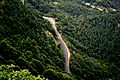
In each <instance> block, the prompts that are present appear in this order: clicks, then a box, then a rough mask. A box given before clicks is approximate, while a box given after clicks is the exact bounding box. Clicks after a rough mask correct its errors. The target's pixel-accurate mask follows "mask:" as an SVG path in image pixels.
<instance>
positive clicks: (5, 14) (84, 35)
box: [0, 0, 120, 80]
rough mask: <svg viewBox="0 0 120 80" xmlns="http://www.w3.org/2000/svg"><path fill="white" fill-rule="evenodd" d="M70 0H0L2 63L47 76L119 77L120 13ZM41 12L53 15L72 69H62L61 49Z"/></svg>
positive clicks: (71, 79)
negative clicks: (69, 55)
mask: <svg viewBox="0 0 120 80" xmlns="http://www.w3.org/2000/svg"><path fill="white" fill-rule="evenodd" d="M72 1H73V0H71V2H70V0H69V1H67V2H65V1H64V0H57V1H56V2H57V3H55V1H54V0H48V1H43V0H27V1H26V2H25V5H23V4H22V2H21V1H18V0H10V1H8V0H2V1H0V64H1V67H2V66H4V65H5V66H7V65H11V64H13V65H15V66H17V71H18V70H22V69H28V70H29V71H30V72H31V75H34V76H37V75H40V76H42V77H43V79H44V78H46V79H47V78H48V79H49V80H80V79H83V80H88V79H89V80H98V79H100V80H109V79H113V80H119V78H120V62H119V60H120V35H119V34H120V12H119V11H118V12H113V13H107V14H106V13H104V12H100V11H98V10H94V9H91V8H89V7H87V6H84V5H83V4H81V3H79V4H78V3H77V2H75V1H73V4H72ZM72 8H73V9H72ZM42 16H50V17H53V18H55V19H56V21H57V25H56V26H57V28H58V31H59V32H60V34H61V35H62V37H63V39H64V41H65V43H66V44H67V46H68V48H69V50H70V53H71V58H70V70H71V74H68V73H66V72H65V71H64V56H63V55H64V54H63V51H62V48H61V47H60V44H59V43H58V40H57V38H56V35H55V33H54V31H53V29H52V28H51V24H50V23H49V22H47V21H45V20H44V19H43V18H42ZM14 70H15V69H14ZM23 71H24V70H23ZM1 73H2V71H0V74H1ZM28 73H29V72H28ZM7 75H9V74H7ZM39 78H40V77H39Z"/></svg>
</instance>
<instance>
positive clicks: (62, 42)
mask: <svg viewBox="0 0 120 80" xmlns="http://www.w3.org/2000/svg"><path fill="white" fill-rule="evenodd" d="M43 18H44V19H45V20H47V21H49V22H50V24H51V25H52V28H53V29H54V31H55V34H56V35H57V37H58V40H59V42H60V44H61V47H62V49H63V51H64V57H65V71H66V72H67V73H71V72H70V69H69V60H70V51H69V49H68V47H67V45H66V43H65V42H64V40H63V39H62V37H61V35H60V33H59V32H58V31H57V28H56V25H55V23H56V22H55V19H54V18H50V17H45V16H43Z"/></svg>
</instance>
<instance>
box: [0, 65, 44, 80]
mask: <svg viewBox="0 0 120 80" xmlns="http://www.w3.org/2000/svg"><path fill="white" fill-rule="evenodd" d="M15 68H16V66H15V65H13V64H11V65H1V66H0V79H1V80H46V79H45V78H40V76H37V77H35V76H33V75H31V73H30V72H29V71H28V70H27V69H24V70H20V71H16V70H14V69H15Z"/></svg>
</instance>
